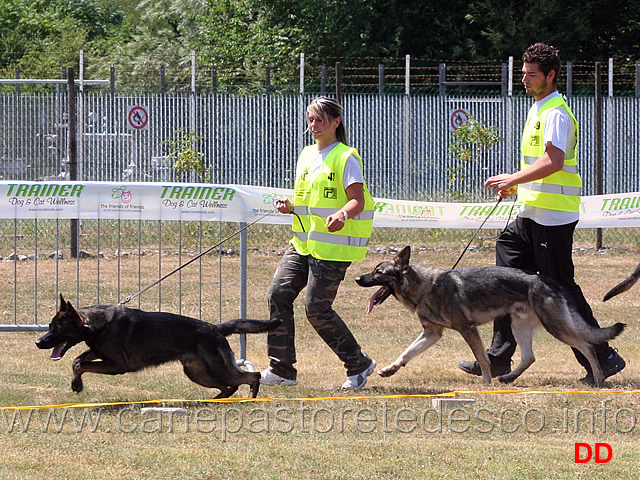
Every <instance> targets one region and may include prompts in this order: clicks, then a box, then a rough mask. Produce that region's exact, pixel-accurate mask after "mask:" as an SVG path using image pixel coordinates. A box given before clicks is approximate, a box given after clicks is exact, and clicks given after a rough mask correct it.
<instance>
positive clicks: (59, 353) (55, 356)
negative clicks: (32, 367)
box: [51, 342, 67, 360]
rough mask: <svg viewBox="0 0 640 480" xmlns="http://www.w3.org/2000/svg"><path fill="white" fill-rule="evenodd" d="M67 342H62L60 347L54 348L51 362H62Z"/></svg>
mask: <svg viewBox="0 0 640 480" xmlns="http://www.w3.org/2000/svg"><path fill="white" fill-rule="evenodd" d="M66 345H67V342H62V343H61V344H60V345H56V346H55V347H53V352H51V360H60V359H61V358H62V350H63V349H64V347H66Z"/></svg>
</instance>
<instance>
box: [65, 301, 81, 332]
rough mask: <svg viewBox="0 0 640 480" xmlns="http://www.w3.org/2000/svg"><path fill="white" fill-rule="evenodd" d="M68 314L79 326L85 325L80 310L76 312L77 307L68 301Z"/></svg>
mask: <svg viewBox="0 0 640 480" xmlns="http://www.w3.org/2000/svg"><path fill="white" fill-rule="evenodd" d="M66 314H67V316H68V317H69V318H71V320H73V323H75V324H76V325H77V326H78V327H81V326H82V325H84V321H83V320H82V317H81V316H80V315H79V314H78V312H76V309H75V308H73V305H71V302H67V310H66Z"/></svg>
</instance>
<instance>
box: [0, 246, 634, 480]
mask: <svg viewBox="0 0 640 480" xmlns="http://www.w3.org/2000/svg"><path fill="white" fill-rule="evenodd" d="M458 255H459V252H458V251H451V250H446V251H437V250H425V251H422V252H416V253H414V255H413V260H414V261H415V262H419V263H422V264H432V265H435V266H441V267H449V266H451V265H452V264H453V263H454V262H455V260H456V259H457V257H458ZM384 258H385V256H383V255H369V257H368V258H367V260H365V262H362V263H361V264H354V265H353V266H352V267H351V268H350V269H349V271H348V274H347V278H346V280H345V282H344V283H343V285H342V287H341V290H340V292H339V296H338V298H337V301H336V308H337V309H338V310H339V312H340V314H341V315H342V316H343V318H344V319H345V321H346V322H347V324H348V325H349V326H350V327H351V328H352V330H353V332H354V334H355V336H356V338H357V339H358V340H359V342H360V343H361V345H362V347H363V349H364V350H365V351H366V352H367V353H368V354H369V355H371V356H372V357H373V358H375V359H376V361H377V362H378V364H379V365H380V366H384V365H386V364H388V363H390V362H391V361H393V360H394V359H395V358H396V357H397V356H398V355H399V353H400V352H401V351H402V350H403V349H404V348H405V347H406V346H407V345H408V344H409V343H410V342H411V341H412V340H413V339H414V338H415V337H416V336H417V335H418V333H419V329H420V327H419V324H418V321H417V319H416V318H414V317H413V316H412V315H411V314H410V313H409V312H407V311H406V310H404V309H403V308H402V307H401V306H400V305H399V304H398V303H397V302H396V301H395V300H394V299H393V298H390V299H388V300H387V301H386V302H385V303H384V304H383V305H382V306H380V307H378V308H376V309H375V310H374V312H372V314H371V315H369V316H367V315H365V308H366V305H367V303H368V298H369V296H370V295H371V294H372V293H373V289H364V288H360V287H358V286H357V285H356V283H355V281H354V278H355V277H356V276H357V275H358V274H361V273H364V272H366V271H368V270H369V269H371V268H373V266H374V265H375V264H376V263H378V262H379V261H381V260H383V259H384ZM638 258H640V257H637V256H635V255H620V254H617V253H616V252H612V251H610V252H607V253H606V254H600V253H597V252H593V251H584V252H577V253H576V255H575V262H576V267H577V271H576V278H577V280H578V282H579V283H580V284H581V285H582V287H583V289H584V291H585V295H586V297H587V299H588V300H589V301H590V303H591V304H592V306H593V308H594V311H595V312H596V316H597V318H598V319H599V321H600V322H601V324H603V325H610V324H612V323H614V322H617V321H623V322H625V323H627V325H628V327H627V330H626V331H625V332H624V333H623V334H622V335H621V336H620V338H619V339H616V340H615V341H614V342H613V344H614V346H615V347H616V348H618V350H619V351H620V353H621V354H622V355H623V356H624V358H625V359H626V360H627V362H628V367H627V368H626V369H625V370H624V371H623V372H622V373H621V374H619V375H616V376H615V377H612V378H611V379H610V380H609V381H608V382H607V388H606V389H605V390H604V391H602V392H596V391H593V390H591V389H588V388H587V389H586V390H587V391H588V392H589V393H585V394H569V393H558V392H566V391H574V390H582V389H585V387H584V386H583V385H581V384H580V383H579V382H577V379H578V378H579V377H580V376H582V372H581V371H580V370H581V369H580V367H579V366H578V364H577V362H576V361H575V359H574V358H573V355H572V353H571V351H570V349H569V348H568V347H567V346H565V345H563V344H561V343H559V342H558V341H557V340H555V339H553V338H552V337H550V336H549V335H548V334H546V333H544V332H540V333H539V334H538V335H537V337H536V339H535V340H534V351H535V353H536V358H537V361H536V363H535V364H534V365H533V366H532V367H531V368H530V369H529V370H527V371H526V372H525V373H524V374H523V375H522V377H520V378H519V379H518V380H517V381H516V382H515V384H513V385H511V386H509V387H508V388H510V389H511V388H512V389H515V390H519V391H521V392H525V391H530V390H535V391H538V392H543V393H537V394H526V393H518V394H498V393H495V392H497V391H499V390H502V389H503V388H505V386H504V385H501V384H498V383H494V384H492V385H491V386H485V385H483V384H481V383H480V379H479V378H476V377H470V376H468V375H465V374H464V373H463V372H461V371H460V370H459V369H458V368H457V363H458V361H460V360H463V359H470V358H471V352H470V350H469V348H468V346H467V345H466V344H465V343H464V341H463V340H462V338H461V337H460V336H459V335H458V334H457V333H456V332H453V331H447V332H445V335H444V337H443V338H442V340H441V341H440V342H439V343H437V344H436V345H435V346H434V347H432V348H431V349H430V350H428V351H427V352H425V353H424V354H423V355H422V356H420V357H418V358H417V359H416V360H414V361H413V362H412V363H410V364H409V365H408V366H407V367H406V368H404V369H402V370H401V371H399V372H398V373H397V374H396V375H395V376H393V377H391V378H388V379H383V378H380V377H378V376H377V375H373V376H372V377H370V380H369V382H368V384H367V387H366V388H365V389H364V390H362V391H361V392H356V393H353V394H349V395H342V394H341V393H340V392H338V391H337V387H338V386H339V385H340V384H341V383H342V382H343V381H344V369H343V367H342V365H341V364H340V362H339V360H338V359H337V358H336V357H335V356H334V355H333V353H332V352H330V350H329V349H328V347H326V345H325V344H324V343H323V342H322V340H321V339H320V338H319V337H318V336H317V334H316V333H315V332H314V331H313V330H312V329H311V327H310V326H309V325H308V323H307V322H306V320H305V319H304V311H303V305H302V300H303V299H302V298H300V299H299V300H298V301H297V302H296V315H297V319H298V322H297V348H298V358H299V363H298V368H299V377H298V385H296V386H294V387H263V388H262V389H261V391H260V397H261V398H262V399H265V398H267V397H272V398H275V399H277V400H276V401H271V402H251V403H234V404H214V403H209V402H206V400H207V399H209V398H211V397H212V396H213V395H214V393H215V391H211V390H209V389H206V388H203V387H200V386H198V385H195V384H193V383H192V382H190V381H189V380H188V379H187V378H186V377H185V376H184V374H183V373H182V370H181V368H180V366H179V365H178V364H169V365H164V366H161V367H159V368H152V369H149V370H145V371H143V372H139V373H130V374H126V375H122V376H114V377H110V376H103V375H86V377H85V390H84V391H83V392H82V393H80V394H75V393H73V392H72V391H71V389H70V381H71V360H72V358H73V356H74V354H78V353H80V351H81V347H76V348H74V349H73V350H72V351H70V352H69V353H68V355H67V356H66V357H65V358H63V359H62V360H61V361H60V362H56V363H53V362H50V361H49V360H48V353H49V352H44V351H40V350H38V349H37V348H36V347H35V345H34V341H35V340H36V338H37V337H38V336H39V335H38V334H37V333H2V334H0V348H1V349H2V351H3V352H4V353H3V356H2V363H1V364H0V405H1V406H3V407H12V406H28V405H35V406H44V405H55V404H68V403H77V402H82V403H85V402H86V403H101V402H107V403H109V402H144V401H149V400H156V399H184V400H188V402H182V403H177V404H169V405H168V406H174V407H181V408H184V409H185V410H186V413H187V415H186V417H175V418H174V419H173V420H174V423H173V424H170V423H169V422H168V418H167V417H162V418H163V419H161V418H158V417H153V416H144V415H143V414H142V413H141V410H140V408H141V407H142V406H145V405H119V406H109V407H94V408H79V409H71V410H73V411H75V412H76V414H77V415H78V416H79V417H81V416H82V415H85V414H88V415H93V417H86V418H93V419H94V420H95V418H96V415H98V414H99V415H101V417H100V422H99V423H98V424H97V426H96V428H95V429H94V431H92V430H91V428H88V427H86V425H85V427H84V428H80V429H79V428H78V424H77V423H74V419H73V418H72V417H71V416H69V417H66V419H65V420H64V421H63V420H62V417H61V415H62V414H63V412H65V411H66V412H67V415H70V413H68V412H70V410H69V409H68V410H64V409H45V410H40V411H33V410H31V412H32V416H33V417H32V423H31V424H29V426H28V428H23V427H24V425H22V426H21V425H20V423H19V420H18V417H13V415H14V414H21V415H27V412H29V410H20V411H17V412H16V411H15V410H6V409H5V410H0V448H2V451H3V461H2V462H1V465H0V477H2V478H6V479H25V478H41V477H42V476H47V477H51V478H65V479H81V478H82V479H85V478H101V479H111V478H113V479H116V478H118V479H121V478H166V479H179V478H180V479H183V478H200V479H214V478H256V479H281V478H286V477H291V478H296V479H312V478H339V479H399V478H406V479H415V478H434V479H449V478H451V479H454V478H455V479H474V480H475V479H477V478H483V479H504V478H512V479H520V478H521V479H545V480H546V479H548V478H554V479H574V478H601V479H608V478H611V479H613V478H616V479H617V478H637V477H638V476H639V475H640V467H638V463H637V455H638V454H639V453H640V448H639V447H638V431H640V427H635V425H632V424H631V422H632V421H638V422H640V406H639V401H640V396H639V395H638V394H635V393H616V392H617V391H625V392H632V391H635V390H638V389H639V387H640V371H639V368H638V365H640V353H639V352H638V349H637V348H636V343H637V340H638V338H639V337H640V332H639V331H638V322H637V321H636V316H637V314H638V312H639V311H640V305H638V302H639V300H638V296H637V295H636V294H635V293H634V291H631V292H627V293H625V294H623V295H621V296H619V297H616V298H614V299H612V300H610V301H609V302H607V303H602V302H601V298H602V296H603V295H604V293H605V292H606V291H607V290H608V289H609V288H610V287H611V286H613V285H614V284H616V283H617V282H618V281H619V280H621V279H622V278H624V277H625V276H626V275H628V274H629V273H630V272H631V271H633V269H634V268H635V266H636V264H637V262H638ZM217 260H218V259H217V258H211V259H206V260H204V261H203V265H202V269H201V272H202V278H203V283H204V285H205V288H204V290H203V291H204V292H205V294H204V295H202V299H200V297H201V295H200V293H199V290H198V288H197V284H199V282H200V278H201V275H200V272H199V271H198V273H194V272H192V271H189V272H188V273H187V272H185V274H184V275H183V277H182V284H181V285H180V284H179V283H178V282H177V280H176V279H174V278H172V279H171V280H170V281H168V282H167V283H166V284H165V285H163V288H162V299H163V300H162V303H163V305H164V307H165V309H167V310H170V311H175V310H174V309H178V308H182V311H183V313H187V314H191V315H197V314H198V312H199V308H200V307H199V305H200V302H202V316H203V318H206V319H212V320H213V321H217V319H218V317H219V313H220V312H221V316H222V318H224V319H230V318H234V317H236V316H237V314H238V311H239V303H238V267H239V265H238V259H237V258H233V257H232V258H229V257H226V258H224V259H223V261H222V264H221V265H220V264H219V263H218V261H217ZM278 260H279V258H278V257H277V256H272V255H261V254H258V253H252V254H250V258H249V266H250V274H249V279H248V291H249V298H248V316H250V317H253V318H266V316H267V314H268V310H267V302H266V290H267V286H268V283H269V281H270V278H271V276H272V274H273V271H274V270H275V267H276V265H277V262H278ZM128 261H130V262H135V263H132V264H127V261H125V260H124V259H122V260H121V262H122V263H121V265H120V268H122V269H123V271H124V272H125V273H124V276H125V280H124V281H123V283H122V285H123V289H122V290H123V291H124V292H126V294H130V293H135V292H134V291H135V290H137V285H138V278H137V272H136V269H137V262H138V259H129V260H128ZM141 261H142V262H143V265H144V267H145V269H148V270H150V272H148V273H146V274H145V277H144V279H143V282H142V283H144V282H146V281H148V280H149V279H153V278H154V275H157V269H158V258H157V257H154V256H152V255H150V256H148V257H146V258H143V259H141ZM171 261H172V262H174V263H175V259H172V260H171ZM47 262H48V261H40V264H39V271H40V272H41V274H42V275H51V272H52V271H53V270H50V269H53V268H55V265H54V262H53V261H49V262H50V264H47ZM83 262H84V261H83ZM492 263H493V250H492V249H490V248H486V249H480V250H475V251H471V252H468V253H467V254H466V255H465V257H464V260H463V262H462V265H461V266H483V265H491V264H492ZM134 267H135V268H134ZM62 268H63V269H68V270H69V275H71V280H70V281H71V282H74V281H75V275H76V271H77V270H76V266H75V265H74V262H69V264H68V265H67V264H65V265H63V266H62ZM116 268H117V264H116V261H115V260H114V259H107V260H103V261H101V263H100V269H101V278H103V279H105V282H106V283H105V285H104V291H103V292H102V294H101V298H103V299H107V300H109V301H111V300H112V299H113V300H115V296H116V295H115V294H114V288H115V287H114V285H115V284H109V280H106V279H110V278H112V276H113V275H114V272H115V269H116ZM12 269H13V265H12V264H6V263H0V275H4V276H8V277H9V278H13V273H12V272H13V270H12ZM65 271H66V270H65ZM163 271H169V266H168V265H167V266H166V269H165V266H163ZM220 271H221V272H222V276H223V278H224V288H223V289H220V287H219V277H220V274H219V272H220ZM95 272H96V264H95V260H87V261H86V263H82V268H81V275H80V276H81V285H82V287H81V295H80V300H81V302H80V303H81V305H80V306H82V304H83V302H84V301H85V299H88V298H91V297H92V295H93V293H92V291H93V289H95V284H92V278H95ZM18 276H19V282H20V284H21V285H24V288H25V289H26V288H27V284H28V283H29V281H30V279H31V282H32V279H33V269H32V266H29V265H27V264H20V265H19V272H18ZM31 288H32V287H31ZM74 288H75V284H74ZM178 288H182V293H183V300H182V303H181V304H180V303H178V301H177V295H176V291H177V289H178ZM221 290H222V292H221ZM50 293H51V292H49V291H46V292H43V294H42V295H41V296H40V297H39V307H38V308H39V312H40V313H42V315H43V316H50V315H51V314H53V312H54V311H55V300H54V298H53V296H52V295H51V294H50ZM63 293H66V292H63ZM31 298H32V297H31ZM72 301H73V303H74V304H75V299H72ZM7 302H8V299H5V300H4V301H3V307H2V308H3V309H4V310H7V309H10V307H8V306H7V305H8V303H7ZM142 303H143V306H144V307H145V308H151V309H153V308H157V303H158V297H157V294H154V293H153V292H152V293H150V294H149V295H146V294H145V296H144V298H143V300H142ZM32 308H33V307H32V306H31V305H30V304H29V302H26V303H25V304H24V305H20V309H23V310H24V312H25V313H23V314H22V315H23V317H22V321H29V311H30V309H31V310H32ZM45 314H46V315H45ZM47 321H48V320H47ZM45 322H46V321H45ZM481 334H482V336H483V338H484V339H485V342H487V343H488V342H489V339H490V335H491V327H490V326H484V327H483V328H482V330H481ZM232 345H233V347H234V349H235V350H236V351H238V339H237V338H232ZM247 347H248V355H247V357H248V359H249V360H250V361H251V362H252V363H253V364H254V365H255V368H256V369H257V370H259V369H262V368H265V367H266V366H267V365H268V358H267V356H266V345H265V337H264V336H263V335H252V336H249V337H248V345H247ZM514 360H515V361H517V358H516V359H514ZM454 391H459V392H476V393H465V394H462V395H461V396H463V397H465V398H472V399H474V400H475V401H476V403H475V405H472V406H465V407H464V408H463V409H461V410H459V411H458V412H457V413H456V414H454V417H453V420H452V421H450V418H449V417H448V415H449V414H450V413H451V412H450V411H445V412H443V415H444V416H443V424H442V428H436V427H437V425H438V424H437V423H434V422H437V418H438V417H437V416H436V413H435V412H431V411H430V409H431V408H432V406H431V400H432V399H431V398H430V397H429V396H428V395H434V394H443V393H448V392H454ZM477 392H487V393H477ZM239 393H240V395H247V393H248V391H247V390H246V388H245V389H244V390H243V389H242V387H241V390H240V392H239ZM359 395H364V396H366V397H368V398H365V399H360V398H357V396H359ZM388 395H422V396H421V397H402V398H380V397H381V396H388ZM237 396H238V395H236V397H237ZM327 396H330V397H331V396H339V397H343V396H344V397H346V398H344V399H342V398H341V399H337V400H313V399H318V398H321V397H327ZM350 397H355V398H350ZM303 398H309V399H310V400H299V399H303ZM603 402H605V403H604V404H603ZM603 405H604V407H603ZM603 408H604V409H605V410H606V411H603ZM37 412H40V413H41V414H42V415H45V417H38V416H37ZM47 412H49V413H51V412H55V415H58V416H57V417H54V418H53V419H51V417H49V418H50V422H49V428H48V430H43V426H42V425H43V423H42V422H43V421H44V420H43V418H44V419H45V420H46V418H47V417H46V413H47ZM527 412H528V413H527ZM580 412H583V413H580ZM616 412H617V413H616ZM501 414H502V415H503V417H502V419H501V417H500V415H501ZM616 414H617V415H618V418H617V422H614V415H616ZM632 414H633V415H636V417H637V418H636V419H633V418H631V415H632ZM207 415H208V416H207ZM358 415H359V417H358ZM455 415H458V416H457V417H456V416H455ZM525 415H528V417H526V419H525V420H523V419H524V418H525ZM575 415H578V417H576V416H575ZM414 416H415V420H414ZM466 416H468V419H466ZM21 418H23V420H25V421H26V418H27V417H21ZM77 418H78V417H76V420H77ZM541 418H542V419H543V420H544V425H542V428H541V429H540V430H539V431H535V430H536V428H537V426H539V423H540V419H541ZM56 419H57V421H58V424H56V423H55V421H54V420H56ZM198 419H200V420H201V422H200V424H198ZM223 419H224V421H223ZM12 420H15V421H14V422H13V423H12ZM603 420H604V421H605V422H604V423H603ZM536 421H538V423H536ZM340 422H342V423H340ZM523 422H525V423H523ZM45 423H46V422H45ZM56 425H57V427H59V428H58V430H59V432H57V431H56ZM592 425H593V428H592ZM10 427H11V428H10ZM223 427H224V429H226V431H225V430H224V429H223ZM516 427H517V428H516ZM629 427H633V428H630V429H629ZM576 428H577V430H576ZM22 430H24V431H22ZM626 430H628V431H626ZM575 442H585V443H590V444H592V445H593V444H594V443H595V442H607V443H609V444H610V445H611V446H612V448H613V452H614V458H613V460H612V461H611V462H609V463H607V464H601V465H596V464H594V463H593V462H591V463H590V464H585V465H579V464H575V463H574V457H573V455H574V443H575Z"/></svg>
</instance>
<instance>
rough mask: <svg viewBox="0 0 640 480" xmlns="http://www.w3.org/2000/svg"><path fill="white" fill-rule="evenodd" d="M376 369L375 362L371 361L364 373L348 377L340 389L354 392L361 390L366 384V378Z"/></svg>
mask: <svg viewBox="0 0 640 480" xmlns="http://www.w3.org/2000/svg"><path fill="white" fill-rule="evenodd" d="M375 369H376V361H375V360H374V359H371V364H370V365H369V367H368V368H367V369H366V370H365V371H364V372H360V373H357V374H355V375H349V376H348V377H347V381H346V382H344V383H343V384H342V387H340V388H341V389H342V390H355V389H357V388H362V387H364V386H365V385H366V384H367V377H368V376H369V375H371V374H372V373H373V371H374V370H375Z"/></svg>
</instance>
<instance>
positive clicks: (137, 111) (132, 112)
mask: <svg viewBox="0 0 640 480" xmlns="http://www.w3.org/2000/svg"><path fill="white" fill-rule="evenodd" d="M127 123H128V124H129V128H130V129H132V130H144V129H145V128H147V127H148V126H149V112H148V110H147V107H141V106H139V105H137V106H135V107H129V111H128V112H127Z"/></svg>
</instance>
